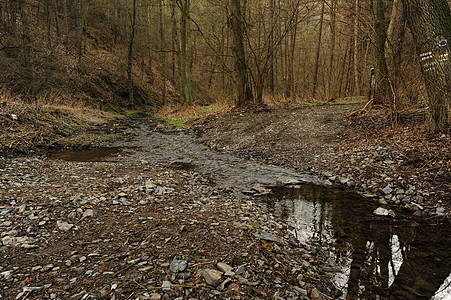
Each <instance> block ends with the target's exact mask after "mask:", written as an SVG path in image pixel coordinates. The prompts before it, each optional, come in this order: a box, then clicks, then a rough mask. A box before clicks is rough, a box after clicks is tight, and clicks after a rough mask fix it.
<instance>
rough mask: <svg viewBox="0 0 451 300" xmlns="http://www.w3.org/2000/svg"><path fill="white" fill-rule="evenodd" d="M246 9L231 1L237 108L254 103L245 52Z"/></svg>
mask: <svg viewBox="0 0 451 300" xmlns="http://www.w3.org/2000/svg"><path fill="white" fill-rule="evenodd" d="M244 14H245V9H244V8H243V7H242V5H241V0H231V16H230V26H231V30H232V39H233V46H232V52H233V57H234V59H235V75H236V79H235V86H236V89H237V100H236V105H237V106H246V105H249V104H251V102H252V98H253V97H252V92H251V91H250V88H249V80H248V74H247V65H246V55H245V52H244V24H245V15H244Z"/></svg>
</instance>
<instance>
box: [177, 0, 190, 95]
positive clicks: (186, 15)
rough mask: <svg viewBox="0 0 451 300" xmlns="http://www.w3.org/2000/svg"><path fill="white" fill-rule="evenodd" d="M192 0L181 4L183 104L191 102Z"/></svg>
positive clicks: (181, 90) (181, 92) (180, 56)
mask: <svg viewBox="0 0 451 300" xmlns="http://www.w3.org/2000/svg"><path fill="white" fill-rule="evenodd" d="M190 4H191V3H190V0H183V1H182V5H181V10H182V16H181V24H180V48H181V49H180V50H181V51H180V55H179V61H180V71H179V72H180V100H181V103H183V104H188V103H190V102H191V99H192V98H191V97H192V96H191V76H190V75H191V72H190V68H191V62H190V59H189V57H190V56H191V51H192V48H191V47H192V45H191V30H190V28H189V27H190V24H191V19H190Z"/></svg>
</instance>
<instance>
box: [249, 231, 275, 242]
mask: <svg viewBox="0 0 451 300" xmlns="http://www.w3.org/2000/svg"><path fill="white" fill-rule="evenodd" d="M254 236H255V237H256V238H259V239H262V240H265V241H268V242H273V243H282V241H281V240H280V239H278V238H277V237H275V236H273V235H271V234H267V233H255V234H254Z"/></svg>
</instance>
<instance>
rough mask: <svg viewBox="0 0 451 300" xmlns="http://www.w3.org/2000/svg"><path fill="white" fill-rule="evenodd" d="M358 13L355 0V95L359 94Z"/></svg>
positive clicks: (357, 5) (358, 4)
mask: <svg viewBox="0 0 451 300" xmlns="http://www.w3.org/2000/svg"><path fill="white" fill-rule="evenodd" d="M359 14H360V1H359V0H355V5H354V35H353V38H354V52H353V54H354V57H353V67H354V86H355V94H356V96H360V94H361V91H360V72H359Z"/></svg>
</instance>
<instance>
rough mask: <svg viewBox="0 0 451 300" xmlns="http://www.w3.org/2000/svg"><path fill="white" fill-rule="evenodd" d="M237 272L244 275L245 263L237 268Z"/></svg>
mask: <svg viewBox="0 0 451 300" xmlns="http://www.w3.org/2000/svg"><path fill="white" fill-rule="evenodd" d="M235 274H236V275H242V274H244V265H241V266H239V267H238V268H236V270H235Z"/></svg>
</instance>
